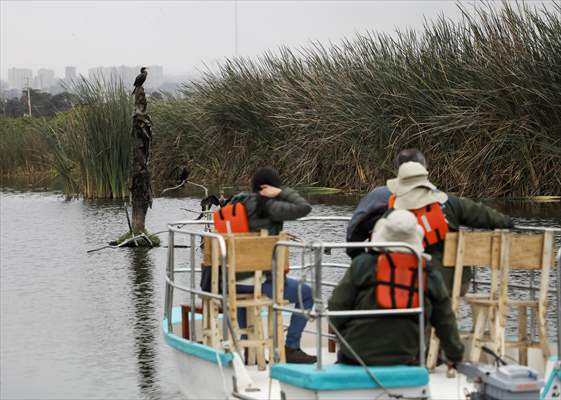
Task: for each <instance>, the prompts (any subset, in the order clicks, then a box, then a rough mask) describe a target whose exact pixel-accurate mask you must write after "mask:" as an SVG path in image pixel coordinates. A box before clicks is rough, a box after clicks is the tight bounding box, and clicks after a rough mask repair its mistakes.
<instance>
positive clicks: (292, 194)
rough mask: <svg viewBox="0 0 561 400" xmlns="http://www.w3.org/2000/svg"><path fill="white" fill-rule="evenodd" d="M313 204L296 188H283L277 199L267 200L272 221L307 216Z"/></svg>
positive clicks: (268, 212)
mask: <svg viewBox="0 0 561 400" xmlns="http://www.w3.org/2000/svg"><path fill="white" fill-rule="evenodd" d="M310 211H312V206H311V205H310V203H308V202H307V201H306V199H304V198H303V197H302V196H300V195H299V194H298V193H297V192H296V191H295V190H293V189H290V188H283V189H282V191H281V192H280V194H279V195H278V197H277V198H276V199H275V201H269V202H267V214H268V215H269V217H270V218H271V221H276V222H281V221H290V220H295V219H298V218H302V217H305V216H306V215H308V214H309V213H310Z"/></svg>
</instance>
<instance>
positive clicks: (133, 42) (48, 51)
mask: <svg viewBox="0 0 561 400" xmlns="http://www.w3.org/2000/svg"><path fill="white" fill-rule="evenodd" d="M464 3H467V4H468V5H470V4H473V3H474V1H464ZM236 9H237V13H236ZM0 13H1V16H0V29H1V30H0V34H1V37H0V59H1V61H0V75H1V78H2V79H3V80H6V79H7V69H8V68H11V67H21V68H23V67H26V68H32V69H33V70H34V73H36V72H37V69H38V68H52V69H54V70H55V73H56V74H57V75H58V76H62V75H63V71H64V67H65V66H66V65H74V66H76V67H78V72H79V73H87V69H88V68H90V67H94V66H109V65H140V64H144V65H153V64H159V65H163V66H164V71H165V73H166V74H190V73H192V72H193V70H195V69H197V68H199V69H201V68H203V64H204V63H206V64H212V63H214V62H216V61H217V60H220V59H222V58H224V57H230V56H233V55H235V53H236V46H235V43H236V40H235V36H236V35H235V31H236V29H235V26H236V14H237V27H238V40H237V42H238V46H237V47H238V54H239V55H241V56H255V55H258V54H261V53H262V52H263V51H265V50H268V49H275V48H278V46H280V45H288V46H294V47H298V46H305V45H306V44H308V43H309V42H310V41H313V40H318V41H321V42H324V43H328V42H329V41H332V42H338V41H339V40H341V39H342V38H344V37H351V36H353V35H354V34H355V33H356V32H366V31H368V30H374V31H382V32H392V31H394V30H395V29H396V28H400V29H404V28H406V27H414V28H420V27H421V26H422V23H423V16H425V17H427V18H429V19H430V18H434V17H436V16H437V15H439V14H444V15H445V16H447V17H449V18H451V19H458V18H459V11H458V8H457V6H456V3H455V2H454V1H444V0H440V1H423V0H410V1H326V0H323V1H320V0H316V1H298V0H292V1H263V0H262V1H258V0H253V1H242V0H240V1H237V6H236V2H235V1H234V0H227V1H184V0H183V1H182V0H175V1H109V0H106V1H85V0H76V1H71V0H67V1H49V0H41V1H22V0H17V1H16V0H0Z"/></svg>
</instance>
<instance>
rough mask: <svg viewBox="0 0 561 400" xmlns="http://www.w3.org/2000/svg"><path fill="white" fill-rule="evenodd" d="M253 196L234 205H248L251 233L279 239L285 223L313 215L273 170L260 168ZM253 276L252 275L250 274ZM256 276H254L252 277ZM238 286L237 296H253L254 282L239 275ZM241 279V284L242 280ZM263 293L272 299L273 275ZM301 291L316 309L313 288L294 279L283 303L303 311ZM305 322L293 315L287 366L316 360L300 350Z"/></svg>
mask: <svg viewBox="0 0 561 400" xmlns="http://www.w3.org/2000/svg"><path fill="white" fill-rule="evenodd" d="M251 189H252V192H251V193H241V194H238V195H236V196H234V197H233V198H232V200H231V202H234V203H235V202H241V203H243V204H244V205H245V208H246V211H247V216H248V220H249V229H250V231H252V232H259V231H261V229H266V230H267V231H268V233H269V235H278V234H279V233H280V231H281V230H282V229H283V222H284V221H290V220H295V219H298V218H302V217H304V216H306V215H308V214H309V213H310V211H311V210H312V207H311V206H310V204H309V203H308V202H307V201H306V200H305V199H304V198H303V197H302V196H300V195H299V194H298V193H297V192H296V191H295V190H293V189H290V188H288V187H282V182H281V179H280V176H279V174H278V172H277V171H275V170H274V169H272V168H268V167H265V168H259V169H258V170H257V171H256V172H255V175H254V176H253V178H252V180H251ZM250 274H251V273H250ZM251 275H252V276H253V274H251ZM236 277H237V279H238V282H239V284H238V285H237V290H238V293H244V292H246V293H247V292H253V284H254V282H247V280H246V279H244V275H241V274H237V276H236ZM240 279H241V280H240ZM262 290H263V293H264V294H266V295H267V296H269V297H271V298H272V295H273V288H272V281H271V277H270V274H267V279H266V281H265V282H264V283H263V284H262ZM299 291H300V293H301V297H302V305H303V306H304V309H306V310H310V309H311V308H312V307H313V305H314V301H313V297H312V288H311V287H310V286H309V285H306V284H303V285H302V284H300V282H299V281H297V280H296V279H292V278H288V277H287V278H286V279H285V283H284V299H285V300H288V301H290V302H291V303H294V304H295V305H296V307H297V308H300V301H299ZM238 319H239V322H240V326H246V316H245V312H241V313H240V314H239V315H238ZM306 322H307V320H306V318H305V317H304V316H302V315H298V314H292V317H291V319H290V325H289V327H288V331H287V334H286V342H285V354H286V362H289V363H301V364H313V363H315V362H316V359H317V358H316V357H315V356H310V355H308V354H306V353H305V352H303V351H302V349H301V348H300V339H301V337H302V332H303V331H304V328H305V326H306Z"/></svg>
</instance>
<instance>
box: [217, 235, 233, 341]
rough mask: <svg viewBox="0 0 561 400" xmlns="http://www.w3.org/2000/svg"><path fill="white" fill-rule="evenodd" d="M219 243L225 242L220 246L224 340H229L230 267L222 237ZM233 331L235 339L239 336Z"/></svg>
mask: <svg viewBox="0 0 561 400" xmlns="http://www.w3.org/2000/svg"><path fill="white" fill-rule="evenodd" d="M218 243H219V244H220V243H222V244H224V245H223V246H220V261H221V262H222V264H221V265H222V338H223V339H224V341H227V340H228V318H230V316H229V312H228V276H227V274H228V267H227V265H226V262H227V260H226V245H225V242H224V239H223V238H222V237H220V239H219V240H218ZM233 333H234V332H232V337H233V340H236V339H237V338H234V336H233Z"/></svg>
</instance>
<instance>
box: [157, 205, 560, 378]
mask: <svg viewBox="0 0 561 400" xmlns="http://www.w3.org/2000/svg"><path fill="white" fill-rule="evenodd" d="M349 220H350V217H345V216H315V217H305V218H301V219H299V220H296V221H292V222H304V223H305V222H348V221H349ZM212 224H213V222H212V221H211V220H182V221H177V222H173V223H170V224H168V231H169V248H168V259H167V269H166V277H165V280H166V306H165V316H166V318H167V321H168V328H169V330H170V332H171V310H172V308H173V290H174V289H178V290H180V291H183V292H187V293H190V294H191V310H192V312H191V313H190V323H189V325H190V332H191V335H192V339H193V340H196V327H195V312H194V311H193V310H195V296H201V297H207V298H214V299H217V300H220V301H221V302H222V310H223V312H224V318H223V338H224V340H226V339H227V337H228V329H229V326H228V315H227V313H228V308H227V304H226V299H227V292H226V291H227V285H226V276H227V272H226V244H225V241H224V239H223V237H222V236H221V235H219V234H216V233H211V232H209V231H208V229H209V227H210V226H211V225H212ZM197 225H198V226H204V227H205V231H194V230H191V229H189V228H191V227H193V226H197ZM515 229H516V230H524V231H546V230H550V231H554V232H557V233H559V232H561V229H558V228H548V227H533V226H516V227H515ZM176 234H177V235H186V236H189V237H190V244H191V246H190V263H189V264H190V265H189V268H177V269H176V268H175V252H174V246H173V244H174V240H175V235H176ZM196 237H201V238H204V237H209V238H214V239H217V240H218V243H219V248H220V258H221V264H220V265H221V268H222V286H223V288H224V290H223V292H222V294H221V295H217V294H214V293H211V292H206V291H203V290H200V289H196V288H195V282H196V279H195V277H196V275H195V274H196V273H199V272H200V271H201V269H200V268H196V266H195V264H196V249H197V246H196ZM277 245H278V246H281V245H283V246H288V247H293V248H299V249H302V263H301V265H293V266H291V267H290V270H291V271H304V272H305V271H309V270H311V269H312V268H313V271H314V273H313V274H312V279H304V280H305V281H306V282H310V283H311V284H312V285H313V288H314V293H315V294H314V300H316V299H317V300H318V301H317V302H316V301H314V302H315V303H316V308H315V310H314V311H311V312H306V311H303V310H300V309H297V308H291V307H284V306H281V305H280V304H279V302H278V301H277V300H278V299H276V300H275V299H274V301H275V310H276V311H278V312H281V311H286V312H293V313H299V314H303V315H306V316H308V317H309V318H312V319H317V321H319V322H316V324H317V325H316V326H317V328H316V330H315V331H312V330H308V329H306V330H305V331H306V332H308V333H312V334H315V335H316V346H317V345H318V343H319V345H321V338H322V337H327V338H332V339H333V338H335V336H334V335H332V334H330V333H324V332H322V327H321V319H322V318H326V317H329V316H337V315H338V316H340V314H337V312H334V311H331V312H330V311H328V310H327V309H325V308H323V298H322V294H321V292H322V290H321V288H322V287H323V286H325V287H335V286H336V285H337V282H330V281H325V280H323V279H322V269H324V268H329V269H347V268H349V267H350V264H345V263H334V262H324V261H323V252H324V250H331V249H336V248H340V249H341V248H371V247H381V246H382V245H383V244H380V243H378V244H373V243H368V242H352V243H322V242H312V243H299V242H292V241H285V242H279V243H278V244H277ZM396 246H397V245H395V244H392V247H396ZM404 247H408V246H407V245H404ZM276 248H277V246H275V251H276ZM305 250H310V251H312V252H313V256H314V262H313V263H306V262H305V256H304V254H305ZM556 263H557V279H556V280H557V285H556V286H557V287H556V288H555V289H552V290H549V292H550V293H552V294H554V295H555V297H556V300H557V310H558V313H557V343H558V345H557V348H558V356H559V359H561V317H559V314H560V313H561V248H560V249H559V251H558V254H557V257H556ZM273 265H274V257H273ZM532 272H533V271H532ZM175 273H189V274H190V278H191V279H190V281H191V282H190V287H185V286H181V285H179V284H177V283H175V281H174V275H175ZM473 283H474V284H477V285H485V284H487V283H488V282H485V281H480V280H478V281H473ZM510 287H512V288H515V289H524V290H528V291H529V292H530V295H531V296H533V297H535V293H536V290H537V289H536V288H535V287H534V286H533V276H531V278H530V285H528V286H526V285H510ZM273 293H274V290H273ZM316 296H319V297H316ZM318 304H320V305H319V308H318ZM420 304H422V303H420ZM532 311H533V310H532ZM411 312H418V310H414V311H411ZM409 313H410V312H409ZM384 314H388V313H387V312H386V311H383V310H372V311H353V312H345V315H348V316H353V315H357V316H358V315H361V316H363V315H384ZM532 314H533V313H531V315H530V318H531V319H533V318H534V317H533V315H532ZM275 321H276V318H275ZM420 322H423V323H424V321H420ZM275 332H276V329H275ZM421 332H422V333H423V331H421ZM530 334H533V332H532V331H530ZM277 340H278V338H277ZM420 344H421V345H422V346H424V345H425V344H424V342H423V343H420ZM421 357H422V358H423V360H422V361H423V363H424V352H421ZM318 363H319V366H320V367H321V351H318Z"/></svg>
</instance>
